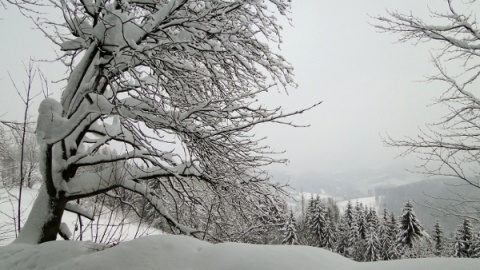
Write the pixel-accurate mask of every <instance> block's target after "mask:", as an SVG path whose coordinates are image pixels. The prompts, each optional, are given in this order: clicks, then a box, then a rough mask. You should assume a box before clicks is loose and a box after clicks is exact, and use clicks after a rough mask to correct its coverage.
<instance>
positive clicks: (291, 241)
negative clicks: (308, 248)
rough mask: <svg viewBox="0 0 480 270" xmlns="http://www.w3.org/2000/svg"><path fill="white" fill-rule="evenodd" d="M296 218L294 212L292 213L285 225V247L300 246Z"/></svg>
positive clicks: (283, 242)
mask: <svg viewBox="0 0 480 270" xmlns="http://www.w3.org/2000/svg"><path fill="white" fill-rule="evenodd" d="M296 226H297V224H296V222H295V217H294V216H293V211H290V215H289V216H288V218H287V221H286V222H285V225H284V228H283V230H284V233H283V240H282V244H284V245H298V237H297V229H296Z"/></svg>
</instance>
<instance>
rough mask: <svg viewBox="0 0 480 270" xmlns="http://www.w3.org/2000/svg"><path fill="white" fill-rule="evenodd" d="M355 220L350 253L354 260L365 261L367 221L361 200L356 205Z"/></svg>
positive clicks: (351, 230) (351, 232)
mask: <svg viewBox="0 0 480 270" xmlns="http://www.w3.org/2000/svg"><path fill="white" fill-rule="evenodd" d="M353 220H354V222H353V223H352V227H351V228H350V239H349V241H350V249H349V253H350V256H351V258H352V259H353V260H356V261H363V259H364V255H365V247H366V241H365V240H366V238H367V237H366V228H365V225H366V221H365V211H364V208H363V205H362V204H361V203H359V202H357V203H356V205H355V211H354V219H353Z"/></svg>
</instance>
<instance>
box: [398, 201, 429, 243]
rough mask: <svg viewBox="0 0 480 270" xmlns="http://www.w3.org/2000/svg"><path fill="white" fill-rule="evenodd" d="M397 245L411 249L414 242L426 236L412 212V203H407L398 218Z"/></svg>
mask: <svg viewBox="0 0 480 270" xmlns="http://www.w3.org/2000/svg"><path fill="white" fill-rule="evenodd" d="M399 222H400V224H399V231H400V232H399V234H398V237H397V243H398V244H400V245H401V246H403V247H408V248H410V249H411V248H413V247H414V244H415V242H417V241H419V240H421V239H422V238H423V237H425V236H427V233H426V232H425V231H424V229H423V226H422V224H421V223H420V221H419V220H418V218H417V216H416V214H415V212H414V211H413V203H412V201H410V200H409V201H407V202H406V203H405V206H404V208H403V213H402V215H401V216H400V221H399Z"/></svg>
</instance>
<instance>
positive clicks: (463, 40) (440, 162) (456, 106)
mask: <svg viewBox="0 0 480 270" xmlns="http://www.w3.org/2000/svg"><path fill="white" fill-rule="evenodd" d="M478 8H479V4H478V3H477V1H467V2H466V3H459V2H454V1H450V0H449V1H446V2H445V10H444V11H441V12H440V11H439V12H433V11H431V12H432V14H431V15H432V16H430V17H428V18H419V17H417V16H415V15H413V14H401V13H398V12H389V13H388V16H381V17H377V18H376V20H377V21H376V27H377V29H380V30H382V31H385V32H390V33H396V34H399V35H400V36H401V38H400V41H401V42H406V41H411V40H413V41H417V42H428V43H432V45H433V46H436V45H437V44H438V45H440V46H437V48H438V49H437V50H432V59H433V64H434V66H435V68H436V70H437V71H438V73H437V74H435V75H433V76H430V77H428V80H429V81H439V82H442V83H445V84H446V86H447V87H446V90H445V91H444V92H443V93H442V94H441V95H440V96H439V97H438V98H437V99H436V104H439V105H442V106H445V107H446V108H448V113H447V114H446V115H444V116H443V117H442V119H441V120H440V121H439V122H438V123H434V124H431V125H429V126H428V127H427V128H426V129H423V130H420V134H419V135H417V136H416V137H413V138H405V139H400V140H399V139H394V138H387V139H386V140H385V141H386V143H387V145H389V146H394V147H402V148H406V149H407V150H406V151H405V154H412V153H413V154H417V155H418V156H419V157H420V159H421V160H422V161H423V162H422V165H421V166H420V168H421V170H420V171H421V172H423V173H425V174H426V175H429V176H442V177H448V178H455V179H460V180H461V182H460V183H459V184H458V185H468V186H470V187H472V188H474V189H476V192H475V193H476V195H473V196H470V195H468V194H464V193H463V194H462V193H460V194H456V196H454V197H453V198H449V200H450V203H449V204H448V206H447V207H445V208H438V210H440V211H442V212H444V213H445V214H449V215H455V216H460V217H470V218H475V219H477V220H478V221H480V219H479V218H480V215H479V213H480V212H479V211H480V201H479V200H478V192H480V166H479V165H480V139H479V135H480V117H479V116H480V99H479V92H478V86H479V82H480V81H479V80H478V77H479V75H480V65H479V60H480V54H479V53H480V30H479V29H478V24H477V21H476V15H477V14H476V13H475V10H478ZM458 10H462V11H463V13H462V12H458Z"/></svg>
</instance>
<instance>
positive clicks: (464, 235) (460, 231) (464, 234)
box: [454, 219, 473, 258]
mask: <svg viewBox="0 0 480 270" xmlns="http://www.w3.org/2000/svg"><path fill="white" fill-rule="evenodd" d="M472 240H473V233H472V225H471V224H470V221H469V220H468V219H464V220H463V222H462V224H461V225H459V226H458V228H457V231H456V235H455V245H454V256H455V257H463V258H470V257H472V253H473V250H472Z"/></svg>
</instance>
